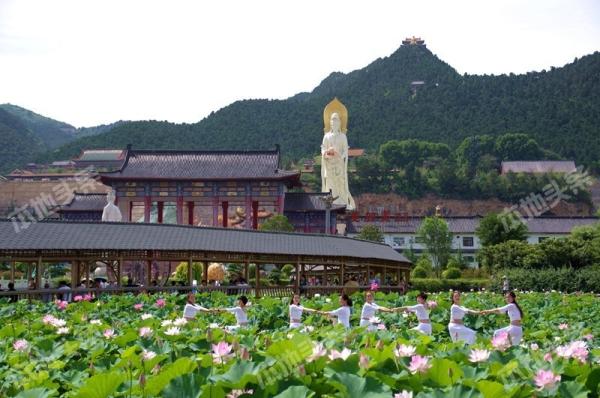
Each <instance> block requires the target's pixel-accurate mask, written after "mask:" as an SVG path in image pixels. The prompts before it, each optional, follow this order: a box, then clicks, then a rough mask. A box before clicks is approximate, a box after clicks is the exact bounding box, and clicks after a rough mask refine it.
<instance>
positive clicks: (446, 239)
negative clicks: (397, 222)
mask: <svg viewBox="0 0 600 398" xmlns="http://www.w3.org/2000/svg"><path fill="white" fill-rule="evenodd" d="M417 234H418V236H419V237H420V238H421V239H422V240H423V244H424V245H425V247H426V250H427V253H428V254H429V257H430V259H431V263H432V265H433V267H434V268H435V269H436V272H437V273H438V275H439V272H440V269H442V268H444V267H445V266H446V264H447V263H448V260H449V258H450V252H451V250H452V234H451V233H450V230H449V229H448V223H446V221H445V220H444V219H443V218H441V217H436V216H434V217H426V218H425V219H424V220H423V223H422V224H421V226H420V227H419V230H418V231H417Z"/></svg>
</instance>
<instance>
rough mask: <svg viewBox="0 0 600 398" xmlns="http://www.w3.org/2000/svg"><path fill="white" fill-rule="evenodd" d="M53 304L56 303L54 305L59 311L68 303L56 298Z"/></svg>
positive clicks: (65, 307)
mask: <svg viewBox="0 0 600 398" xmlns="http://www.w3.org/2000/svg"><path fill="white" fill-rule="evenodd" d="M54 304H56V307H57V308H58V309H59V310H61V311H62V310H65V309H67V305H69V303H67V302H66V301H63V300H56V301H55V302H54Z"/></svg>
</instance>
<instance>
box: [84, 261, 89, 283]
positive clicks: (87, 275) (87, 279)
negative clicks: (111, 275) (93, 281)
mask: <svg viewBox="0 0 600 398" xmlns="http://www.w3.org/2000/svg"><path fill="white" fill-rule="evenodd" d="M85 286H86V287H87V288H89V287H90V262H89V260H88V261H86V262H85Z"/></svg>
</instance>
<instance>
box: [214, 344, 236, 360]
mask: <svg viewBox="0 0 600 398" xmlns="http://www.w3.org/2000/svg"><path fill="white" fill-rule="evenodd" d="M212 350H213V354H212V355H213V361H214V362H223V361H224V360H225V359H227V358H229V357H230V356H231V351H232V350H233V346H232V345H231V344H228V343H227V342H226V341H221V342H219V343H218V344H213V345H212Z"/></svg>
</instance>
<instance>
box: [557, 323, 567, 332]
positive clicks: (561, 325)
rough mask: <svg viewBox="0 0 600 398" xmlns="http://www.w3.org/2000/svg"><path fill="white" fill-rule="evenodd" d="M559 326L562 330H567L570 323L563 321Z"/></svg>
mask: <svg viewBox="0 0 600 398" xmlns="http://www.w3.org/2000/svg"><path fill="white" fill-rule="evenodd" d="M558 328H559V329H560V330H566V329H568V328H569V324H568V323H561V324H560V325H558Z"/></svg>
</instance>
